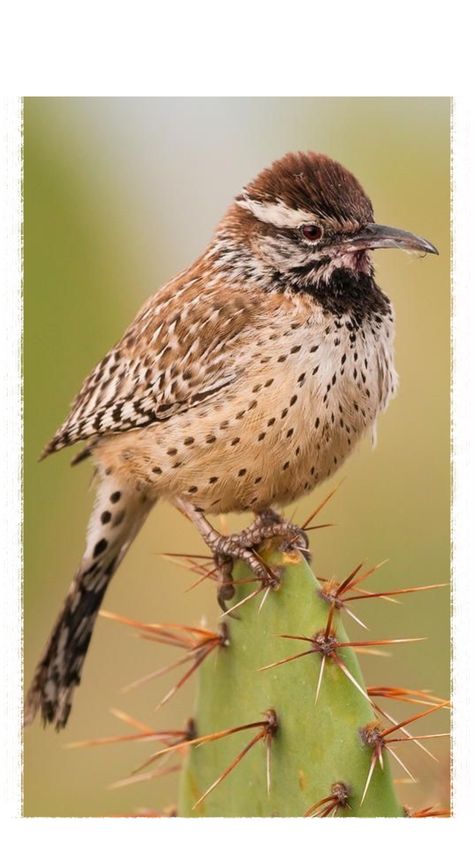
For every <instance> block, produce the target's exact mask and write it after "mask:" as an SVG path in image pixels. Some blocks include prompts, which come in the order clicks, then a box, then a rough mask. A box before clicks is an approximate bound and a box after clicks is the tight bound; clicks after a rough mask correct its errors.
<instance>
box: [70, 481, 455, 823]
mask: <svg viewBox="0 0 474 842" xmlns="http://www.w3.org/2000/svg"><path fill="white" fill-rule="evenodd" d="M331 496H332V493H331V494H330V495H328V497H327V498H326V499H325V500H324V501H323V503H322V504H321V505H320V506H318V508H317V509H316V510H315V512H314V513H313V514H312V515H311V517H310V518H308V520H307V521H306V522H305V523H304V524H303V528H306V529H311V528H322V527H324V526H329V525H330V524H321V525H319V526H316V527H310V526H309V524H310V522H311V521H312V520H313V518H314V517H315V516H316V514H318V513H319V511H320V510H321V508H322V507H323V505H325V503H326V502H327V501H328V500H329V499H330V497H331ZM167 555H168V557H169V558H173V559H177V558H179V557H181V558H183V556H178V555H177V554H172V553H168V554H167ZM184 559H185V560H186V563H185V566H186V567H187V568H188V569H189V570H190V571H191V572H193V573H195V574H198V576H199V578H198V580H197V582H195V583H194V585H192V586H191V587H195V586H196V585H197V584H199V583H201V582H202V581H204V580H211V581H215V582H217V583H218V586H219V590H220V594H221V596H222V593H223V591H225V589H227V592H226V593H225V599H226V600H228V599H229V598H231V597H232V596H233V595H234V585H236V584H248V583H250V582H254V581H255V582H257V580H256V579H252V578H250V577H249V578H246V579H242V580H237V581H232V576H231V572H232V571H231V569H229V570H227V569H224V571H223V566H222V564H218V563H217V562H216V560H215V559H213V558H212V557H209V556H192V555H189V556H185V557H184ZM381 564H383V562H381V563H379V564H378V565H375V566H374V567H372V568H371V569H369V570H367V571H364V572H361V570H362V565H361V564H360V565H357V567H356V568H355V569H354V570H352V571H351V573H350V574H349V575H348V576H347V577H345V579H344V580H343V581H342V582H337V581H335V580H333V579H330V580H328V579H324V578H321V582H322V585H321V586H319V587H318V591H317V593H318V596H319V597H320V598H321V599H323V600H324V601H326V602H327V604H328V616H327V623H326V626H325V628H324V629H320V630H318V631H316V632H315V633H314V635H312V636H310V637H308V636H302V635H293V634H282V635H279V636H280V637H282V638H285V639H288V640H292V641H300V642H304V643H305V644H307V647H308V648H305V649H304V651H302V652H298V653H296V654H292V655H289V656H288V657H286V658H283V659H281V660H279V661H276V662H273V663H270V664H265V665H262V667H260V670H261V671H264V670H268V669H271V668H273V667H280V666H283V665H284V664H287V663H289V662H291V661H294V660H296V659H299V658H301V657H304V656H307V655H314V654H318V655H319V656H320V658H321V661H320V669H319V676H318V680H317V685H316V691H315V703H316V702H317V701H318V698H319V695H320V690H321V685H322V681H323V676H324V670H325V665H326V663H327V661H331V662H332V663H334V664H336V665H337V667H339V669H341V671H342V672H343V673H344V675H345V676H346V677H347V679H348V680H349V681H351V682H352V684H353V685H354V686H355V687H356V688H357V690H358V691H359V692H360V693H361V694H362V695H363V696H364V697H365V698H366V699H368V700H369V701H370V702H371V705H372V707H373V709H374V713H376V714H378V715H379V716H380V717H382V718H385V719H387V720H389V721H390V723H391V725H390V726H388V727H384V726H383V724H382V722H381V719H375V720H374V721H371V722H368V723H367V724H366V725H365V726H364V727H361V728H360V729H359V737H360V740H361V743H362V745H363V746H365V747H366V748H367V749H368V753H369V758H370V759H369V766H368V774H367V779H366V782H365V786H364V789H363V793H362V798H361V800H360V804H362V803H363V802H364V800H365V798H366V795H367V792H368V789H369V786H370V782H371V779H372V776H373V772H374V769H375V766H376V764H377V763H378V764H379V765H380V766H381V768H383V764H384V750H386V751H388V752H389V753H390V754H391V755H392V756H393V757H394V758H395V759H396V760H397V761H398V763H399V764H400V765H401V766H402V768H403V769H404V771H405V772H406V773H407V774H408V775H409V777H410V778H411V779H412V780H415V777H414V776H413V775H412V773H411V772H410V771H409V769H408V768H407V767H406V765H405V764H404V763H403V762H402V761H401V760H400V758H399V757H398V755H397V754H396V753H395V751H394V748H393V745H392V744H393V743H396V742H403V741H412V742H415V743H416V744H417V745H418V746H419V747H420V748H421V749H423V750H424V751H426V753H427V754H429V755H430V756H431V757H433V755H432V754H431V752H429V751H428V750H427V749H426V747H425V746H424V745H423V744H422V743H421V742H420V741H422V740H425V739H431V738H434V737H440V736H447V734H444V733H443V734H426V735H422V736H416V737H415V736H413V735H411V734H410V733H409V732H408V731H407V728H406V726H407V725H409V724H411V723H413V722H415V721H417V720H418V719H421V718H423V717H424V716H427V715H429V714H431V713H433V712H435V711H437V710H439V709H441V708H446V707H448V706H449V702H447V701H446V700H443V699H439V698H438V697H435V696H433V695H431V694H429V693H426V692H424V691H421V690H411V689H408V688H400V687H390V686H373V687H367V689H364V688H363V687H362V686H361V685H360V684H359V683H358V682H357V680H356V679H355V677H354V676H353V675H352V674H351V672H350V671H349V669H348V668H347V666H346V665H345V664H344V662H343V660H342V659H341V658H340V655H339V653H340V650H341V649H343V648H344V647H351V648H352V649H353V650H354V651H361V650H362V649H366V651H368V649H367V648H368V647H374V646H376V647H379V646H385V645H391V644H400V643H408V642H413V641H417V640H422V639H423V638H399V639H391V640H370V641H356V642H351V641H340V640H338V638H337V635H336V631H335V627H334V616H335V613H336V612H339V611H342V610H344V611H346V612H347V613H348V614H349V615H350V616H351V617H352V618H353V619H354V620H355V621H356V622H357V623H359V625H361V626H363V627H364V628H367V627H366V626H365V624H364V623H363V622H362V621H361V620H360V618H358V617H357V616H356V615H354V613H353V612H352V611H351V610H350V609H349V608H348V603H349V602H352V601H355V600H363V599H370V598H379V599H388V600H391V601H396V600H395V597H396V596H399V595H403V594H407V593H412V592H416V591H424V590H429V589H433V588H439V587H443V585H424V586H419V587H411V588H402V589H398V590H391V591H380V592H372V591H367V590H365V589H362V588H361V587H360V585H361V583H362V582H363V581H364V580H366V579H367V577H368V576H369V575H371V574H372V573H374V572H375V571H376V570H378V569H379V568H380V566H381ZM262 590H263V597H262V601H261V603H260V608H259V610H261V609H262V607H263V605H264V602H265V600H266V598H267V597H268V595H269V593H270V592H271V588H270V586H267V587H266V588H262V587H261V586H257V587H256V589H255V590H254V591H252V592H251V593H250V594H249V595H247V596H246V597H245V598H244V599H242V600H241V601H240V602H238V603H237V604H235V605H233V606H232V608H230V609H228V610H225V611H224V612H223V616H225V615H226V614H232V612H235V609H236V608H238V607H239V606H240V605H242V604H244V603H245V602H247V601H248V600H249V599H252V598H253V597H255V596H257V595H258V594H259V593H262ZM102 616H105V617H107V618H109V619H113V620H116V621H118V622H121V623H124V624H126V625H130V626H132V627H134V628H135V629H136V630H138V632H139V635H140V636H141V637H143V638H145V639H148V640H153V641H155V642H159V643H164V644H169V645H172V646H176V647H177V648H182V649H184V650H185V654H184V655H182V656H181V657H180V658H179V659H178V660H177V661H175V662H174V663H173V664H171V665H169V666H166V667H162V668H160V669H158V670H156V671H154V672H152V673H150V674H148V675H146V676H143V677H141V678H140V679H138V680H137V681H135V682H133V683H132V684H130V685H128V687H127V688H125V689H131V688H133V687H137V686H139V685H141V684H143V683H145V682H146V681H150V680H152V679H154V678H157V677H159V676H161V675H163V674H164V673H166V672H168V671H170V670H171V669H174V668H175V667H178V666H181V665H185V666H187V667H188V668H187V669H186V670H185V672H184V674H183V675H182V677H181V678H180V679H179V681H178V682H177V683H176V684H175V685H174V686H173V687H172V688H171V689H170V690H169V691H168V692H167V693H166V695H165V696H164V698H163V699H162V700H161V701H160V702H159V704H158V705H157V707H158V708H159V707H161V705H163V704H164V703H165V702H167V701H169V699H171V698H172V696H174V694H175V693H176V692H177V691H178V690H179V689H180V688H181V687H182V686H183V685H184V684H185V682H186V681H187V680H188V679H189V678H190V677H191V675H192V674H193V673H195V672H196V671H197V670H198V668H199V666H200V665H201V664H202V663H203V662H204V660H205V659H206V658H207V657H208V656H209V655H210V654H211V653H212V652H214V651H215V650H216V649H217V648H219V647H223V648H224V647H228V646H229V645H230V636H229V629H228V625H227V623H226V622H222V623H221V624H220V625H219V627H218V629H217V631H216V632H214V631H211V630H209V629H205V628H203V627H192V626H183V625H179V624H157V623H154V624H147V623H140V622H138V621H135V620H131V619H128V618H126V617H122V616H120V615H116V614H112V613H110V612H105V611H104V612H102ZM188 664H189V665H190V666H188ZM377 697H383V698H387V699H392V700H397V701H404V702H410V703H413V704H422V705H428V706H429V709H427V710H425V711H423V712H422V713H419V714H416V715H414V716H411V717H408V718H407V719H405V720H403V721H402V722H397V721H396V720H395V719H393V718H392V717H391V716H390V715H389V714H388V713H387V712H386V711H384V710H382V709H381V708H380V706H379V705H378V704H377V702H376V701H375V699H376V698H377ZM113 712H114V713H115V715H116V716H118V718H120V719H122V720H124V721H126V722H128V723H129V724H131V725H132V726H133V727H134V728H135V729H136V733H132V734H126V735H121V736H115V737H104V738H99V739H95V740H85V741H82V742H79V743H73V744H71V746H74V747H77V746H92V745H103V744H110V743H113V742H126V741H150V740H157V741H160V742H161V743H162V748H160V749H159V750H158V751H156V752H154V753H153V754H152V755H151V756H150V757H149V758H148V759H147V760H146V761H145V762H144V763H142V764H141V765H140V766H139V767H138V768H137V769H136V770H135V771H134V772H133V773H132V774H131V775H130V776H129V777H128V778H126V779H123V780H121V781H117V782H116V783H115V784H113V785H112V786H113V787H118V786H124V785H126V784H129V783H134V782H139V781H143V780H150V779H152V778H156V777H160V776H161V775H163V774H165V773H171V772H175V771H179V770H180V769H181V766H180V765H175V766H167V765H166V766H160V767H159V768H158V769H157V770H154V771H146V772H145V771H144V770H145V769H147V768H148V767H149V766H150V765H152V764H154V763H156V762H157V761H161V760H166V759H167V758H168V757H169V756H170V755H171V754H175V753H178V754H182V753H183V752H186V751H187V750H188V749H189V748H190V747H192V746H198V745H204V744H206V743H210V742H213V741H215V740H220V739H224V738H225V737H228V736H230V735H232V734H236V733H239V732H245V731H248V730H250V731H253V732H254V733H253V736H252V737H251V739H250V740H249V741H248V742H247V743H246V744H245V745H244V747H243V748H242V749H241V751H239V752H238V754H237V755H236V757H235V758H234V759H233V760H232V762H231V763H230V764H229V765H228V766H227V768H225V769H224V770H223V771H222V773H221V774H219V776H218V777H217V778H216V779H215V781H213V783H212V784H211V785H210V786H209V787H208V788H207V789H206V790H205V792H204V793H203V794H202V795H201V796H200V797H199V798H198V799H197V801H196V802H195V804H194V808H197V807H198V806H199V805H200V804H201V803H202V802H203V801H204V800H205V798H206V797H207V796H208V795H209V794H210V793H211V792H212V791H213V790H214V789H215V788H216V787H217V786H218V785H219V784H220V783H221V782H222V781H223V780H224V779H225V778H227V777H228V776H229V775H230V774H231V772H232V771H233V769H235V767H236V766H237V765H238V764H239V763H240V762H241V761H242V760H243V758H244V757H245V756H246V754H247V753H248V752H249V751H250V750H251V749H252V748H253V746H255V745H256V744H258V743H263V744H264V745H265V746H266V781H267V790H268V792H270V789H271V746H272V741H273V738H274V737H275V735H276V734H277V731H278V728H279V721H280V716H279V714H278V712H277V711H276V710H275V709H273V708H269V709H268V710H266V711H265V712H264V714H262V715H261V716H260V718H258V719H257V718H256V719H255V721H252V722H249V723H244V724H242V725H236V726H232V727H229V728H226V729H223V730H220V731H217V732H214V733H210V734H206V735H201V736H198V735H197V734H196V729H195V723H194V721H193V720H192V719H191V720H188V723H187V725H186V727H185V729H183V730H175V731H169V730H166V731H156V730H154V729H153V728H150V727H149V726H147V725H145V723H142V722H139V721H138V720H136V719H134V718H132V717H130V716H129V715H128V714H124V713H123V712H121V711H116V710H115V711H113ZM396 732H400V733H402V734H403V736H393V735H394V734H396ZM352 792H353V788H352V786H351V784H350V783H349V782H343V781H335V782H334V783H333V784H332V786H331V788H330V792H329V794H328V795H326V796H324V797H323V798H321V799H319V800H318V801H317V802H315V803H314V804H312V805H311V806H310V807H308V809H307V811H306V812H305V814H304V815H305V816H307V817H323V818H325V817H334V816H337V815H342V814H344V813H346V812H347V811H350V810H351V799H352ZM404 812H405V815H406V816H409V817H413V818H418V817H419V818H423V817H427V816H435V815H436V816H443V815H449V811H447V810H443V809H437V808H435V807H427V808H426V809H424V810H419V811H414V810H411V809H410V808H408V807H407V808H404ZM146 814H147V815H150V816H155V817H158V816H170V815H176V812H173V810H172V809H171V808H170V809H168V810H167V811H165V812H162V813H158V812H154V811H148V812H147V813H146ZM135 815H138V814H135ZM140 815H143V813H141V814H140Z"/></svg>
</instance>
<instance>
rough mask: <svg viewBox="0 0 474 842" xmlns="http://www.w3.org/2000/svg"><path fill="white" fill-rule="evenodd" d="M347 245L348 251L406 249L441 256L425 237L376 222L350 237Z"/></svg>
mask: <svg viewBox="0 0 474 842" xmlns="http://www.w3.org/2000/svg"><path fill="white" fill-rule="evenodd" d="M345 245H346V247H347V251H360V250H362V249H406V250H407V251H423V252H428V253H429V254H439V252H438V249H437V248H436V246H434V245H433V244H432V243H429V242H428V240H424V239H423V237H417V236H416V234H410V232H409V231H402V230H401V229H400V228H391V227H390V226H389V225H377V224H376V223H375V222H370V223H369V224H368V225H365V226H364V227H363V228H361V230H360V231H359V232H358V233H357V234H355V235H354V236H351V237H348V238H347V241H346V244H345Z"/></svg>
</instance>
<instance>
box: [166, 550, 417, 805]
mask: <svg viewBox="0 0 474 842" xmlns="http://www.w3.org/2000/svg"><path fill="white" fill-rule="evenodd" d="M283 560H285V561H288V560H290V559H289V558H288V557H285V558H284V559H283ZM291 560H292V561H293V563H291V564H285V565H284V566H283V567H281V568H280V569H281V571H282V578H281V585H280V587H279V589H278V590H277V591H272V592H271V593H269V594H268V597H267V598H266V600H265V602H264V604H263V607H262V608H261V610H260V611H259V606H260V603H261V596H260V595H258V596H256V597H254V598H252V599H250V600H249V601H248V602H246V603H245V604H243V605H241V606H240V607H239V608H237V609H236V612H235V613H236V615H238V619H237V618H234V617H232V616H229V617H228V618H227V624H228V629H229V645H228V646H227V647H222V648H219V649H218V650H217V651H216V653H215V654H214V655H213V656H212V657H211V658H209V659H208V660H207V661H206V662H205V663H204V664H203V665H202V667H201V668H200V676H199V690H198V698H197V705H196V710H195V722H196V729H197V734H198V736H203V735H205V734H210V733H213V732H215V731H220V730H223V729H226V728H231V727H235V726H241V725H245V724H247V723H251V722H255V721H259V720H262V719H263V715H264V714H265V712H266V711H268V710H269V709H273V710H274V711H275V713H276V715H277V718H278V729H277V732H276V734H275V735H274V737H273V739H272V740H271V749H270V753H271V787H270V792H268V791H267V749H266V745H265V742H264V740H260V741H259V742H257V743H256V744H255V745H254V746H253V747H252V748H251V749H250V750H249V752H248V753H247V754H246V755H245V756H244V757H243V758H242V760H241V761H240V762H239V763H238V765H237V766H236V767H235V768H234V769H233V770H232V771H231V772H230V774H229V775H228V776H227V777H226V778H225V779H224V780H222V781H221V782H220V783H219V785H218V786H217V787H216V788H215V789H214V790H212V792H210V793H209V795H208V796H206V798H205V799H204V800H203V801H202V802H201V803H200V804H199V805H198V806H197V807H196V808H194V805H195V803H196V801H198V800H199V798H200V797H201V796H202V795H203V793H204V792H205V791H206V790H207V789H208V787H210V786H211V784H213V782H214V781H215V780H217V778H219V776H220V775H222V773H223V772H224V771H225V770H226V769H227V768H228V767H229V766H230V764H232V762H233V761H234V760H235V758H236V757H237V755H238V754H239V752H241V751H242V749H244V748H245V746H246V745H247V744H248V743H249V741H250V740H251V739H252V738H253V737H255V736H256V734H257V733H259V729H258V728H252V729H249V730H245V731H241V732H239V733H237V734H232V735H230V736H226V737H224V738H222V739H219V740H216V741H214V742H211V743H207V744H204V745H200V746H193V747H191V748H190V749H189V753H188V755H187V759H186V764H185V769H184V772H183V775H182V779H181V791H180V803H179V809H178V814H179V815H180V816H188V817H199V816H242V817H244V816H303V815H304V814H305V813H306V811H307V810H308V809H309V808H310V806H311V805H312V804H314V803H315V802H317V801H319V800H320V799H323V798H327V797H328V796H330V794H331V787H332V786H333V784H335V783H337V782H343V783H344V784H346V786H347V787H348V788H349V791H350V797H349V802H348V806H347V807H344V808H341V809H339V810H338V811H337V815H338V816H402V815H403V810H402V807H401V806H400V804H399V802H398V799H397V797H396V794H395V792H394V788H393V782H392V777H391V771H390V764H389V762H388V758H387V757H386V758H385V763H384V769H383V770H382V769H381V768H380V767H379V765H378V764H377V767H376V768H375V770H374V773H373V777H372V780H371V783H370V786H369V789H368V791H367V794H366V797H365V800H364V802H363V804H362V805H361V798H362V793H363V791H364V787H365V783H366V780H367V775H368V772H369V767H370V762H371V757H372V755H371V750H370V748H369V747H367V746H366V745H363V743H362V740H361V737H360V733H359V729H360V728H362V727H363V726H365V725H367V724H368V723H369V722H372V721H373V720H374V719H375V715H374V711H373V709H372V706H371V704H370V702H369V700H368V698H366V697H365V696H364V695H362V693H361V692H360V691H359V690H358V689H357V687H356V686H354V684H353V683H352V682H351V681H350V680H349V679H348V678H347V676H346V675H344V673H343V672H342V671H341V669H340V668H339V667H338V666H337V665H336V664H335V663H334V662H332V660H331V658H327V659H326V665H325V670H324V674H323V679H322V684H321V689H320V693H319V698H318V701H317V704H315V694H316V687H317V683H318V676H319V671H320V666H321V655H320V654H319V653H318V652H311V654H309V655H306V656H305V657H301V658H299V659H297V660H295V661H291V662H289V663H286V664H283V665H282V666H276V667H274V668H272V669H268V670H265V671H259V668H261V667H263V666H265V665H267V664H270V663H272V662H274V661H277V660H280V659H283V658H287V657H289V656H291V655H296V654H297V653H299V652H303V651H304V650H306V649H310V648H311V645H309V644H308V643H305V642H303V641H296V640H287V639H283V638H281V637H280V636H279V635H282V634H291V635H302V636H308V637H309V636H314V635H315V633H317V632H319V631H321V630H324V629H325V628H326V624H327V618H328V610H329V606H328V604H327V603H326V602H325V601H324V600H323V599H321V597H320V596H319V594H318V583H317V581H316V579H315V577H314V575H313V573H312V571H311V568H310V567H309V566H308V565H307V563H306V562H305V561H303V560H302V559H301V558H300V557H298V558H297V559H295V558H292V559H291ZM266 561H267V563H272V564H275V562H278V563H279V564H281V563H282V556H281V554H276V555H275V551H273V552H272V553H270V554H267V555H266ZM295 561H296V562H297V563H294V562H295ZM234 576H235V578H236V579H241V578H245V577H247V578H248V568H246V567H244V566H243V565H240V564H239V565H237V566H236V568H235V571H234ZM255 588H256V585H255V584H254V585H252V584H246V585H242V586H238V587H237V588H236V594H235V597H234V599H233V602H232V604H234V605H235V604H236V603H237V602H239V601H240V600H242V599H243V598H244V597H245V596H247V595H248V594H250V593H251V592H252V591H253V590H255ZM333 628H334V630H335V633H336V637H337V639H338V640H340V641H347V640H348V638H347V635H346V633H345V631H344V628H343V626H342V623H341V621H340V618H339V616H338V612H336V613H335V618H334V625H333ZM338 657H340V658H341V660H342V661H343V663H344V664H345V666H346V667H347V669H348V670H349V671H350V673H351V675H352V676H353V677H354V679H355V681H356V682H357V683H358V684H359V685H360V686H361V687H362V688H365V685H364V680H363V677H362V674H361V670H360V667H359V664H358V661H357V658H356V656H355V654H354V653H353V652H352V651H351V649H350V648H348V647H347V648H343V649H340V650H339V651H338ZM193 808H194V809H193Z"/></svg>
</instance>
